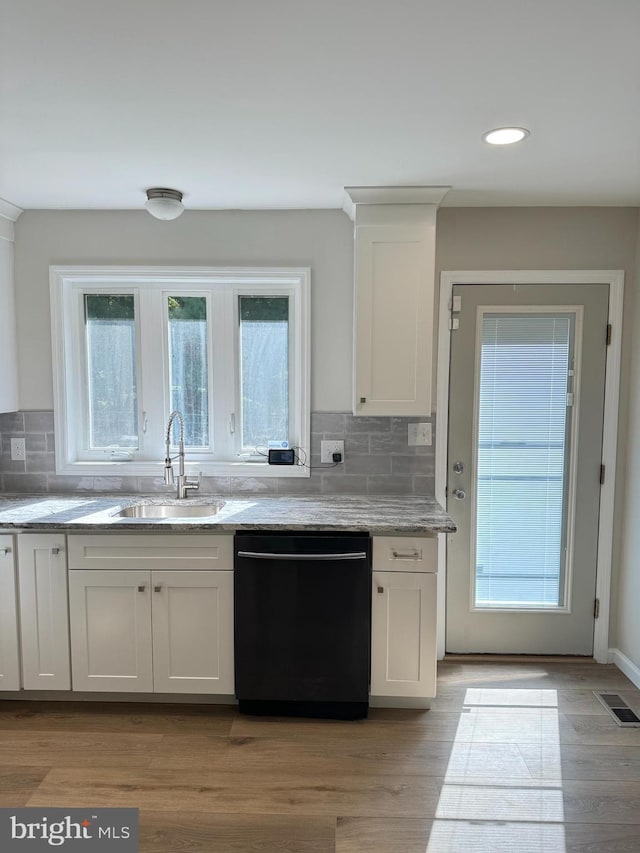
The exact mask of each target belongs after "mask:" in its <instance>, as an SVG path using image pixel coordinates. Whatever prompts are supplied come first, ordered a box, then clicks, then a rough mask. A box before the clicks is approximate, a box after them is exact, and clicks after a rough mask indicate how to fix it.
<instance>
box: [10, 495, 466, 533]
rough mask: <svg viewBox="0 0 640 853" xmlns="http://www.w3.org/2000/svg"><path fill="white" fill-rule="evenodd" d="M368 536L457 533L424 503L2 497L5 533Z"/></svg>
mask: <svg viewBox="0 0 640 853" xmlns="http://www.w3.org/2000/svg"><path fill="white" fill-rule="evenodd" d="M160 503H161V504H177V505H184V504H196V505H200V504H208V503H223V504H224V505H223V506H222V508H221V509H219V511H218V512H217V513H216V514H215V515H212V516H205V517H199V518H163V519H158V518H154V519H150V518H118V517H117V516H115V517H114V513H117V512H118V511H119V510H121V509H123V508H124V507H127V506H131V505H133V504H160ZM11 529H18V530H61V529H62V530H74V531H78V530H84V531H93V532H96V531H98V532H102V531H107V530H120V531H122V530H128V531H132V530H144V531H145V532H150V531H152V530H157V531H165V532H166V531H167V530H176V531H182V532H195V531H199V530H207V531H213V532H215V531H220V532H233V531H236V530H333V531H341V530H362V531H370V532H371V533H373V534H378V535H383V534H387V535H392V534H396V535H417V534H418V535H419V534H421V535H424V534H428V533H453V532H455V530H456V525H455V523H454V522H453V520H452V519H451V518H450V517H449V516H448V515H447V514H446V512H445V511H444V510H443V508H442V507H441V506H440V504H439V503H438V502H437V501H436V500H435V499H434V498H430V497H423V496H418V495H415V496H407V497H399V496H386V497H385V496H379V497H378V496H376V497H358V496H340V497H338V496H336V497H321V496H317V497H260V496H256V497H253V496H250V495H246V496H238V497H233V496H231V497H217V496H215V495H208V496H207V495H201V496H199V497H198V498H190V499H187V500H184V501H178V500H176V499H174V498H172V497H166V498H165V497H162V496H160V495H154V496H149V495H121V494H118V495H114V494H108V495H107V494H105V495H98V494H91V495H83V494H73V495H49V494H48V495H0V530H11Z"/></svg>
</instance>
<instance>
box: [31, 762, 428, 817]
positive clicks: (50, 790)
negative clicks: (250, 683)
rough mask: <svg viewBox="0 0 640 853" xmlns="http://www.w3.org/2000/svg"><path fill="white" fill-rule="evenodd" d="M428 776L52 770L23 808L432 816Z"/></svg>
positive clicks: (302, 771) (108, 769) (105, 769)
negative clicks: (60, 806)
mask: <svg viewBox="0 0 640 853" xmlns="http://www.w3.org/2000/svg"><path fill="white" fill-rule="evenodd" d="M438 799H439V785H438V782H437V780H435V779H433V778H432V777H428V776H357V775H349V776H336V775H331V776H316V777H310V776H308V775H307V774H306V772H305V768H300V770H299V773H298V774H297V775H290V776H283V775H274V774H272V773H263V774H260V775H258V774H254V775H253V776H251V777H248V776H247V774H245V773H232V772H225V771H220V770H218V771H212V770H208V771H203V770H189V771H186V770H143V771H137V770H113V769H111V768H104V769H97V770H85V769H79V770H73V769H65V768H61V769H55V770H52V771H51V772H50V773H49V774H48V775H47V777H46V778H45V780H44V781H43V782H42V784H41V785H40V786H39V788H38V790H37V791H36V792H35V793H34V795H33V796H32V797H31V798H30V800H29V803H28V805H31V806H46V805H61V804H64V805H65V806H67V807H86V806H90V805H96V804H100V805H101V806H104V807H107V806H112V807H118V806H123V807H125V806H128V807H135V808H144V809H152V810H156V811H158V810H163V811H165V810H166V811H178V812H181V811H196V812H209V813H222V814H224V813H227V814H232V813H241V814H243V813H246V814H282V815H297V814H310V815H325V816H336V815H338V814H343V815H349V814H351V815H361V816H367V815H370V816H372V817H373V816H377V815H387V816H391V815H399V816H403V817H418V816H424V815H428V814H433V812H434V809H435V807H436V804H437V802H438Z"/></svg>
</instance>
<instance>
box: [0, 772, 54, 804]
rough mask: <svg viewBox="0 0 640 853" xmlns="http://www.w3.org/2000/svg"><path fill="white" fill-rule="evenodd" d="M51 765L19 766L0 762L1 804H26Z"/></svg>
mask: <svg viewBox="0 0 640 853" xmlns="http://www.w3.org/2000/svg"><path fill="white" fill-rule="evenodd" d="M50 770H51V768H50V767H45V766H40V767H19V766H12V765H10V764H0V806H2V807H3V808H5V807H7V808H10V807H14V808H17V807H19V806H25V805H26V804H27V802H28V800H29V799H30V797H32V796H33V794H34V792H35V790H36V788H37V787H38V785H39V784H40V783H41V782H42V780H43V779H44V778H45V776H46V775H47V773H49V771H50Z"/></svg>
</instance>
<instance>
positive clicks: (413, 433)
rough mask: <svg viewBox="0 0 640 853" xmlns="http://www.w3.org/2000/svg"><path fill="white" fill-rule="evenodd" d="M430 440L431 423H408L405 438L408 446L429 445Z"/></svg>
mask: <svg viewBox="0 0 640 853" xmlns="http://www.w3.org/2000/svg"><path fill="white" fill-rule="evenodd" d="M431 442H432V437H431V424H430V423H429V422H428V421H426V422H425V423H420V424H409V434H408V440H407V444H408V445H409V447H418V446H424V445H430V444H431Z"/></svg>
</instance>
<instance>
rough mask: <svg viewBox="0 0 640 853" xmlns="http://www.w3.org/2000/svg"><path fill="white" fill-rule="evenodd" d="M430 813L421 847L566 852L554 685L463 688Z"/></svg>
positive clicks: (481, 852) (433, 851)
mask: <svg viewBox="0 0 640 853" xmlns="http://www.w3.org/2000/svg"><path fill="white" fill-rule="evenodd" d="M520 744H522V745H526V749H525V750H521V749H520V746H519V745H520ZM532 767H534V768H535V771H534V772H532V770H531V768H532ZM435 818H436V819H435V821H434V823H433V826H432V829H431V834H430V836H429V842H428V846H427V850H426V853H458V851H459V853H462V852H463V851H464V853H469V851H473V853H496V851H499V850H505V851H509V853H566V844H565V832H564V805H563V797H562V773H561V762H560V732H559V720H558V694H557V691H556V690H526V689H519V690H512V689H505V690H500V689H480V688H470V689H468V690H467V691H466V694H465V699H464V706H463V708H462V711H461V712H460V720H459V723H458V729H457V732H456V737H455V741H454V743H453V748H452V751H451V756H450V758H449V763H448V766H447V772H446V775H445V778H444V782H443V785H442V790H441V792H440V799H439V801H438V805H437V808H436V815H435Z"/></svg>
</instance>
